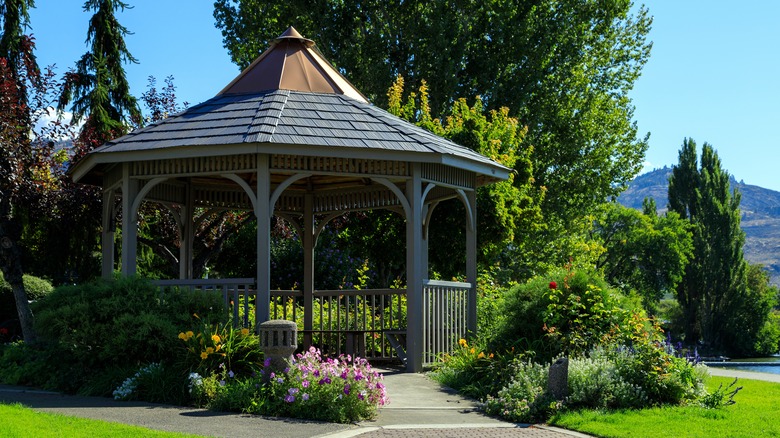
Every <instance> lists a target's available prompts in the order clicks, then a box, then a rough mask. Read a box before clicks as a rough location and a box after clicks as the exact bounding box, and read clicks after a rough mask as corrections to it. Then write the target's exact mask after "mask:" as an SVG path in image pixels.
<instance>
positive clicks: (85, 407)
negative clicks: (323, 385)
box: [0, 368, 780, 438]
mask: <svg viewBox="0 0 780 438" xmlns="http://www.w3.org/2000/svg"><path fill="white" fill-rule="evenodd" d="M710 372H711V373H712V375H714V376H726V377H739V378H741V379H755V380H766V381H771V382H777V383H780V375H776V374H766V373H751V372H746V371H735V370H729V369H722V368H710ZM383 374H384V375H385V385H386V386H387V391H388V394H389V397H390V404H389V405H387V406H386V407H384V408H382V409H381V410H380V412H379V416H378V418H377V419H376V420H374V421H365V422H362V423H359V424H347V425H344V424H332V423H322V422H314V421H302V420H294V419H289V418H272V417H260V416H255V415H242V414H229V413H220V412H210V411H207V410H203V409H193V408H184V407H177V406H166V405H157V404H150V403H135V402H118V401H114V400H112V399H108V398H101V397H79V396H67V395H62V394H58V393H54V392H48V391H38V390H34V389H30V388H22V387H13V386H6V385H0V402H2V403H17V402H18V403H21V404H23V405H26V406H29V407H31V408H33V409H35V410H38V411H43V412H55V413H60V414H64V415H71V416H76V417H85V418H93V419H99V420H105V421H113V422H118V423H125V424H132V425H136V426H142V427H147V428H150V429H157V430H165V431H175V432H184V433H189V434H193V435H202V436H215V437H248V436H259V437H278V438H298V437H327V438H350V437H361V438H422V437H433V438H436V437H447V438H481V437H486V438H487V437H496V438H510V437H536V438H566V437H571V436H575V437H585V436H586V435H583V434H579V433H576V432H572V431H567V430H563V429H558V428H552V427H547V426H544V425H524V424H514V423H508V422H504V421H501V420H497V419H495V418H491V417H487V416H485V415H482V414H481V413H480V412H479V411H478V410H477V408H476V405H475V403H474V402H473V401H472V400H468V399H466V398H463V397H461V396H459V395H458V394H456V393H454V392H452V391H448V390H447V389H443V388H441V387H440V386H439V385H438V384H437V383H436V382H433V381H432V380H430V379H428V378H427V377H425V376H423V375H420V374H408V373H402V372H398V371H394V370H383Z"/></svg>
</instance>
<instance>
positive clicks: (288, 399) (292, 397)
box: [284, 395, 295, 403]
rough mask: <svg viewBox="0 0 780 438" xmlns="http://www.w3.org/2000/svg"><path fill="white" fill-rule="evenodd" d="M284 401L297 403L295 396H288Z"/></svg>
mask: <svg viewBox="0 0 780 438" xmlns="http://www.w3.org/2000/svg"><path fill="white" fill-rule="evenodd" d="M284 401H286V402H287V403H292V402H294V401H295V396H294V395H287V396H285V397H284Z"/></svg>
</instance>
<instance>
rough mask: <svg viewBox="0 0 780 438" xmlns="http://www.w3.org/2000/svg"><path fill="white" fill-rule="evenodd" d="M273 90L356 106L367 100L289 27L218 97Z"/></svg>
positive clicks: (307, 41)
mask: <svg viewBox="0 0 780 438" xmlns="http://www.w3.org/2000/svg"><path fill="white" fill-rule="evenodd" d="M273 90H291V91H303V92H312V93H327V94H341V95H344V96H348V97H350V98H352V99H354V100H356V101H358V102H362V103H368V99H366V97H365V96H363V94H362V93H360V91H358V90H357V88H355V86H354V85H352V84H351V83H350V82H349V81H348V80H347V79H346V78H344V76H342V75H341V73H339V71H338V70H336V69H335V68H334V67H333V66H332V65H331V64H330V62H328V61H327V60H326V59H325V58H324V57H323V56H322V54H321V53H320V52H319V50H317V48H316V47H315V44H314V41H312V40H310V39H307V38H304V37H303V36H302V35H301V34H300V33H298V31H297V30H295V28H294V27H292V26H290V27H288V28H287V30H285V31H284V33H282V34H281V35H279V37H278V38H276V39H275V40H274V41H273V43H272V44H271V46H270V47H269V48H268V50H266V51H265V52H263V54H262V55H260V57H258V58H257V59H256V60H255V61H254V62H253V63H252V64H250V65H249V67H247V68H246V69H244V71H242V72H241V74H240V75H238V76H237V77H236V78H235V79H233V81H232V82H231V83H230V84H228V86H227V87H225V88H224V89H223V90H222V91H220V93H219V95H223V94H247V93H259V92H265V91H273Z"/></svg>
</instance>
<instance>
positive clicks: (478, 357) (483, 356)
mask: <svg viewBox="0 0 780 438" xmlns="http://www.w3.org/2000/svg"><path fill="white" fill-rule="evenodd" d="M484 358H485V353H484V352H482V351H480V352H479V356H477V359H484Z"/></svg>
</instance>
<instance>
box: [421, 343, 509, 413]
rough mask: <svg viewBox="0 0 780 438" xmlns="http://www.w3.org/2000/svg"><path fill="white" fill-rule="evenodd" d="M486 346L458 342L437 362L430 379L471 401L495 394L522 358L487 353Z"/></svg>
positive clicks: (500, 353)
mask: <svg viewBox="0 0 780 438" xmlns="http://www.w3.org/2000/svg"><path fill="white" fill-rule="evenodd" d="M486 351H488V346H487V345H486V342H485V341H484V340H483V339H475V340H473V341H471V344H469V343H468V342H467V341H466V340H465V339H460V341H459V343H458V347H457V348H456V349H455V350H454V351H453V352H452V353H451V354H446V355H444V356H442V357H441V358H440V361H439V362H438V363H437V364H435V365H434V370H433V373H432V377H433V378H434V379H435V380H436V381H438V382H439V383H441V384H442V385H445V386H447V387H450V388H453V389H456V390H457V391H458V392H460V393H461V394H464V395H466V396H468V397H472V398H475V399H484V398H485V397H487V396H488V395H490V394H495V393H497V392H498V391H499V390H500V389H501V388H503V387H504V386H506V385H507V384H509V383H510V381H511V378H512V374H511V373H510V372H508V370H509V369H511V367H512V366H513V364H514V363H516V362H519V361H520V360H521V359H522V357H523V355H522V354H515V352H514V351H513V350H511V349H510V350H507V351H499V352H498V353H491V352H487V353H486Z"/></svg>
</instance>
